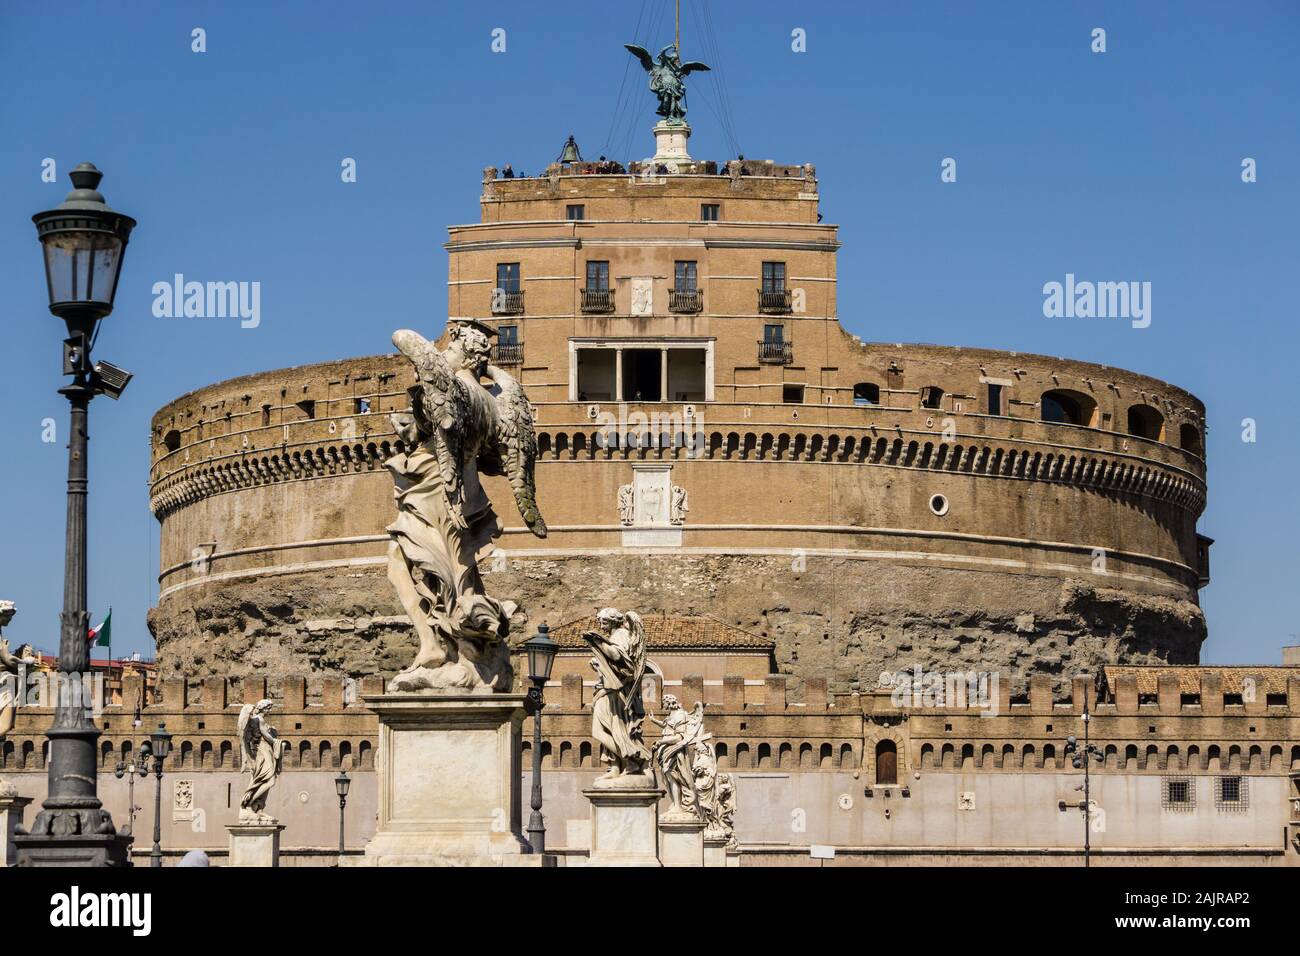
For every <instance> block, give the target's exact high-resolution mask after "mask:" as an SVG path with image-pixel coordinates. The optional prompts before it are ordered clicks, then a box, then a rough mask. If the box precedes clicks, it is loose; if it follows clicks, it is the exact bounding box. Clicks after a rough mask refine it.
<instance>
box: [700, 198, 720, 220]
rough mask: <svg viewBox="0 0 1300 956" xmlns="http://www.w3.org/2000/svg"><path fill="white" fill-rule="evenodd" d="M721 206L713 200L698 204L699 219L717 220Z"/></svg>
mask: <svg viewBox="0 0 1300 956" xmlns="http://www.w3.org/2000/svg"><path fill="white" fill-rule="evenodd" d="M721 212H722V207H721V206H720V205H718V204H717V203H715V202H706V203H701V204H700V219H701V220H703V221H704V222H717V221H718V218H719V214H720V213H721Z"/></svg>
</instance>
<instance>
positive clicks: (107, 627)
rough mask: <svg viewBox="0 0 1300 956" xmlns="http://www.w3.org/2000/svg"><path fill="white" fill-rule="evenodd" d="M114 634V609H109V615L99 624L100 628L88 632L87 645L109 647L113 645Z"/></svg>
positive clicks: (93, 628)
mask: <svg viewBox="0 0 1300 956" xmlns="http://www.w3.org/2000/svg"><path fill="white" fill-rule="evenodd" d="M112 634H113V609H112V608H111V607H110V608H109V609H108V614H107V616H105V618H104V619H103V620H102V621H100V622H99V626H98V627H92V628H91V629H90V630H89V631H87V632H86V643H87V644H89V645H90V646H91V647H108V646H109V645H110V644H111V643H112Z"/></svg>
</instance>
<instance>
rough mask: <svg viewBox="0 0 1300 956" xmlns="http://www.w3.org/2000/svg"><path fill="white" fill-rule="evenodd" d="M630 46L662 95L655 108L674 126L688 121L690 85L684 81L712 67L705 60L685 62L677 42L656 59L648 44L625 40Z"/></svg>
mask: <svg viewBox="0 0 1300 956" xmlns="http://www.w3.org/2000/svg"><path fill="white" fill-rule="evenodd" d="M623 46H624V48H625V49H627V50H628V51H629V52H630V53H631V54H632V55H633V56H635V57H636V58H637V59H638V60H639V61H640V62H641V66H642V67H643V68H644V69H645V71H646V73H647V74H648V75H649V76H650V92H651V93H653V94H654V95H655V96H657V97H659V109H657V110H655V112H656V113H658V114H659V115H660V116H662V117H663V118H664V119H665V120H667V121H668V123H669V124H670V125H672V126H682V125H684V124H685V123H686V84H685V83H683V82H682V80H683V79H684V78H685V77H686V76H688V75H689V74H691V73H695V72H698V71H701V70H704V71H707V70H708V69H709V68H708V67H707V66H705V65H704V64H703V63H700V62H698V61H696V60H691V61H689V62H687V63H683V62H682V61H681V59H680V58H679V56H678V53H677V44H675V43H670V44H668V45H667V46H666V47H664V48H663V49H662V50H660V51H659V57H658V59H657V60H656V59H655V58H654V57H652V56H651V55H650V51H649V50H647V49H645V47H639V46H637V45H636V44H635V43H624V44H623Z"/></svg>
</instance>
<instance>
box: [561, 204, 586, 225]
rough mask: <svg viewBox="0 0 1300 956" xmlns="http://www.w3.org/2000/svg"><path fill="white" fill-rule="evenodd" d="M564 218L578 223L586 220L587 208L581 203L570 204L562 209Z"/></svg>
mask: <svg viewBox="0 0 1300 956" xmlns="http://www.w3.org/2000/svg"><path fill="white" fill-rule="evenodd" d="M564 218H565V219H568V220H569V221H570V222H578V221H580V220H582V219H586V218H587V207H586V206H584V205H582V204H581V203H572V204H570V205H568V206H565V207H564Z"/></svg>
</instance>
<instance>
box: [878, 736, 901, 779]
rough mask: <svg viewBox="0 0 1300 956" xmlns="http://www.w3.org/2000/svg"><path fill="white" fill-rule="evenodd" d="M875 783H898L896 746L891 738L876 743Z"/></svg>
mask: <svg viewBox="0 0 1300 956" xmlns="http://www.w3.org/2000/svg"><path fill="white" fill-rule="evenodd" d="M876 785H877V786H881V787H893V786H897V785H898V746H897V745H896V744H895V743H894V742H893V741H892V740H882V741H880V743H878V744H876Z"/></svg>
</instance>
